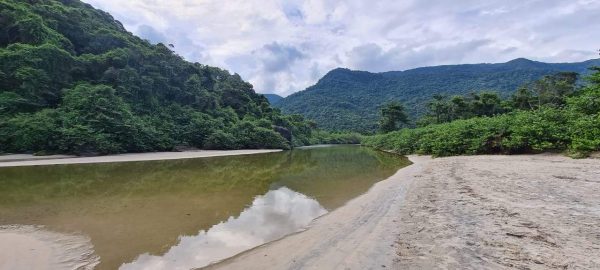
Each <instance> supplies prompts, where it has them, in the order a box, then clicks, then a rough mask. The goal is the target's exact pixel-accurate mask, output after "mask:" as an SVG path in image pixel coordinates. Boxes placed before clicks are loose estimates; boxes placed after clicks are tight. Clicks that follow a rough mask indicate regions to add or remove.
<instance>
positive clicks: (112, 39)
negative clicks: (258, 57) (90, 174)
mask: <svg viewBox="0 0 600 270" xmlns="http://www.w3.org/2000/svg"><path fill="white" fill-rule="evenodd" d="M171 47H172V45H165V44H156V45H155V44H151V43H149V42H148V41H146V40H143V39H140V38H138V37H136V36H134V35H132V34H131V33H129V32H127V31H126V30H125V29H124V27H123V25H122V24H121V23H120V22H118V21H116V20H114V19H113V17H112V16H111V15H109V14H108V13H106V12H103V11H101V10H98V9H94V8H93V7H92V6H90V5H88V4H85V3H82V2H81V1H78V0H60V1H58V0H29V1H22V0H0V152H13V153H14V152H38V153H75V154H108V153H119V152H143V151H158V150H173V149H176V148H179V147H182V148H185V147H198V148H207V149H235V148H284V149H287V148H290V147H292V146H293V145H304V144H309V143H315V142H321V141H319V140H320V139H323V140H327V139H332V140H334V139H340V138H339V136H337V135H335V134H325V133H319V134H318V136H312V131H313V129H314V128H315V125H314V123H312V122H310V121H305V120H304V118H303V117H302V116H300V115H283V114H282V113H281V112H280V111H279V110H278V109H273V108H272V107H271V106H270V104H269V102H268V101H267V98H265V97H264V96H263V95H260V94H257V93H255V92H254V90H253V87H252V85H250V84H249V83H247V82H244V81H243V80H242V79H241V78H240V76H238V75H237V74H233V75H232V74H230V73H229V72H228V71H225V70H222V69H219V68H216V67H210V66H206V65H202V64H199V63H190V62H187V61H185V60H183V59H182V58H181V57H180V56H178V55H177V54H175V53H174V52H173V51H172V48H171ZM325 142H326V141H325Z"/></svg>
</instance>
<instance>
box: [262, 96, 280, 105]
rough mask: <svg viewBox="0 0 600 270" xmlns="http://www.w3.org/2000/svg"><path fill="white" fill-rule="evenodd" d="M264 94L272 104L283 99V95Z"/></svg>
mask: <svg viewBox="0 0 600 270" xmlns="http://www.w3.org/2000/svg"><path fill="white" fill-rule="evenodd" d="M263 96H265V97H266V98H267V100H269V103H271V104H277V102H279V101H280V100H282V99H283V97H282V96H280V95H276V94H263Z"/></svg>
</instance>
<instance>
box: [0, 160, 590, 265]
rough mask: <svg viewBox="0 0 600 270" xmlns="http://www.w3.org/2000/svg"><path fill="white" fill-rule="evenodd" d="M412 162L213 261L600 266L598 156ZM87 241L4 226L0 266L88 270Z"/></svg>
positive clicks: (92, 260)
mask: <svg viewBox="0 0 600 270" xmlns="http://www.w3.org/2000/svg"><path fill="white" fill-rule="evenodd" d="M236 152H238V153H239V152H240V151H236ZM248 152H251V153H259V152H262V151H242V153H248ZM228 153H233V151H231V152H228ZM206 154H207V153H206ZM214 154H216V153H214ZM410 159H411V161H413V163H414V164H413V165H411V166H408V167H405V168H403V169H401V170H399V171H398V172H397V173H396V174H394V175H393V176H392V177H390V178H388V179H387V180H384V181H381V182H379V183H377V184H375V185H374V186H373V187H372V188H371V189H370V190H369V191H368V192H367V193H365V194H363V195H361V196H359V197H357V198H355V199H353V200H351V201H350V202H348V203H347V204H346V205H344V206H342V207H341V208H338V209H337V210H335V211H332V212H330V213H328V214H326V215H324V216H322V217H320V218H318V219H316V220H315V221H314V222H312V223H311V225H310V226H309V227H308V228H306V229H305V230H304V231H302V232H298V233H296V234H293V235H290V236H287V237H284V238H282V239H279V240H277V241H274V242H271V243H268V244H265V245H262V246H259V247H257V248H254V249H251V250H249V251H246V252H243V253H241V254H238V255H237V256H234V257H232V258H229V259H226V260H224V261H222V262H218V263H215V264H212V265H210V266H208V267H206V269H386V268H388V269H389V268H391V269H600V231H599V230H598V228H600V177H599V176H600V160H598V159H580V160H575V159H570V158H568V157H564V156H559V155H554V154H542V155H522V156H464V157H450V158H437V159H431V158H430V157H423V156H411V157H410ZM66 160H68V159H59V160H54V161H53V162H58V161H66ZM25 162H40V161H22V162H21V163H25ZM107 162H108V161H107ZM91 248H92V247H90V246H89V243H88V242H87V240H86V239H85V238H81V237H78V236H68V235H66V236H61V235H59V234H55V233H52V232H45V231H43V230H41V229H39V228H31V227H4V228H1V229H0V250H3V252H2V255H3V256H0V268H2V266H7V265H8V266H11V267H12V268H14V267H16V268H15V269H19V268H22V269H25V268H27V267H29V266H31V267H33V268H37V266H38V265H39V266H41V265H62V266H64V265H66V266H69V265H73V264H75V265H77V264H78V263H79V264H80V265H84V266H85V267H84V268H83V269H87V268H89V267H93V265H94V264H95V263H97V261H96V258H95V257H94V256H93V250H92V249H91ZM32 249H33V250H36V251H35V252H37V253H35V252H27V250H32ZM81 251H84V252H83V253H82V252H81ZM73 252H75V253H73ZM38 253H39V254H38ZM14 256H18V257H19V258H20V259H19V260H17V261H15V260H14V259H13V260H9V258H14ZM90 256H91V257H90ZM34 257H35V259H33V258H34ZM57 258H64V259H60V260H57ZM65 263H66V264H65ZM13 266H14V267H13ZM62 266H60V267H55V268H56V269H63V268H61V267H62ZM31 267H30V268H31ZM86 267H87V268H86Z"/></svg>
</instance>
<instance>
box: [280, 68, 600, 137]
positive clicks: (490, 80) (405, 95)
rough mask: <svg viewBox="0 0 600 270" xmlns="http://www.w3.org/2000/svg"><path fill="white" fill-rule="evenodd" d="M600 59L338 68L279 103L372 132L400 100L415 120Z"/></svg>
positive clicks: (329, 123) (334, 124) (336, 126)
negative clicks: (382, 110) (429, 110)
mask: <svg viewBox="0 0 600 270" xmlns="http://www.w3.org/2000/svg"><path fill="white" fill-rule="evenodd" d="M593 65H600V60H589V61H585V62H581V63H568V64H566V63H564V64H547V63H541V62H535V61H530V60H527V59H516V60H513V61H510V62H507V63H502V64H476V65H453V66H436V67H426V68H417V69H412V70H406V71H402V72H400V71H393V72H384V73H369V72H363V71H351V70H348V69H335V70H332V71H330V72H329V73H328V74H327V75H325V76H324V77H323V78H322V79H321V80H319V82H318V83H317V84H316V85H314V86H311V87H309V88H307V89H306V90H305V91H302V92H298V93H295V94H292V95H290V96H288V97H286V98H284V99H283V100H281V101H280V102H278V103H277V104H275V106H276V107H278V108H281V110H282V111H283V112H284V113H299V114H302V115H304V116H305V117H306V118H307V119H311V120H314V121H315V122H316V123H317V125H318V126H319V127H320V128H323V129H326V130H338V131H339V130H351V131H357V132H363V133H373V132H374V131H375V130H377V124H376V123H377V119H378V118H379V114H378V108H379V107H380V106H381V105H382V104H384V103H386V102H388V101H389V100H400V101H401V102H402V103H403V104H404V106H405V107H406V109H407V113H408V115H409V116H410V118H411V119H412V120H415V119H418V118H420V117H422V116H423V115H424V114H425V112H426V107H427V106H426V105H427V102H429V101H430V100H431V99H432V98H433V96H434V95H436V94H438V95H442V96H449V97H452V96H455V95H462V96H467V95H468V94H469V93H471V92H474V91H481V90H483V89H487V90H489V91H494V92H497V93H498V95H499V96H500V97H502V98H506V97H508V96H509V94H510V93H512V92H514V91H515V89H517V87H519V86H521V85H524V84H526V83H528V82H531V81H535V80H537V79H539V78H542V77H543V76H545V75H550V74H554V73H556V72H558V71H570V72H579V73H586V72H587V68H588V67H590V66H593Z"/></svg>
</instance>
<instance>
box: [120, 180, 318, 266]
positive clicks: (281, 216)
mask: <svg viewBox="0 0 600 270" xmlns="http://www.w3.org/2000/svg"><path fill="white" fill-rule="evenodd" d="M326 212H327V211H326V210H325V209H324V208H323V207H322V206H321V205H320V204H319V203H318V202H317V201H316V200H314V199H311V198H309V197H307V196H305V195H303V194H300V193H298V192H295V191H292V190H290V189H288V188H286V187H282V188H280V189H277V190H271V191H269V192H267V193H266V194H265V195H263V196H259V197H256V198H255V199H254V201H253V202H252V205H251V206H250V207H249V208H247V209H245V210H244V211H243V212H242V213H241V214H240V216H239V217H237V218H234V217H230V218H229V219H228V220H227V221H225V222H221V223H219V224H217V225H215V226H213V227H211V228H210V229H209V230H208V231H204V230H202V231H200V233H199V234H198V235H195V236H182V237H181V238H180V242H179V244H177V245H176V246H173V247H172V248H171V249H170V250H169V251H168V252H167V253H165V254H164V255H162V256H154V255H150V254H142V255H140V256H139V257H138V258H137V259H136V260H134V261H133V262H131V263H127V264H123V265H122V266H121V267H120V269H121V270H137V269H144V270H154V269H190V268H197V267H203V266H206V265H209V264H210V263H212V262H215V261H219V260H222V259H225V258H228V257H231V256H233V255H235V254H238V253H240V252H243V251H245V250H248V249H251V248H253V247H256V246H259V245H262V244H264V243H266V242H269V241H273V240H276V239H278V238H281V237H283V236H285V235H287V234H290V233H293V232H296V231H299V230H301V229H302V228H304V227H305V226H307V225H308V224H309V223H310V222H311V221H312V220H313V219H315V218H317V217H319V216H321V215H323V214H325V213H326Z"/></svg>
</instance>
